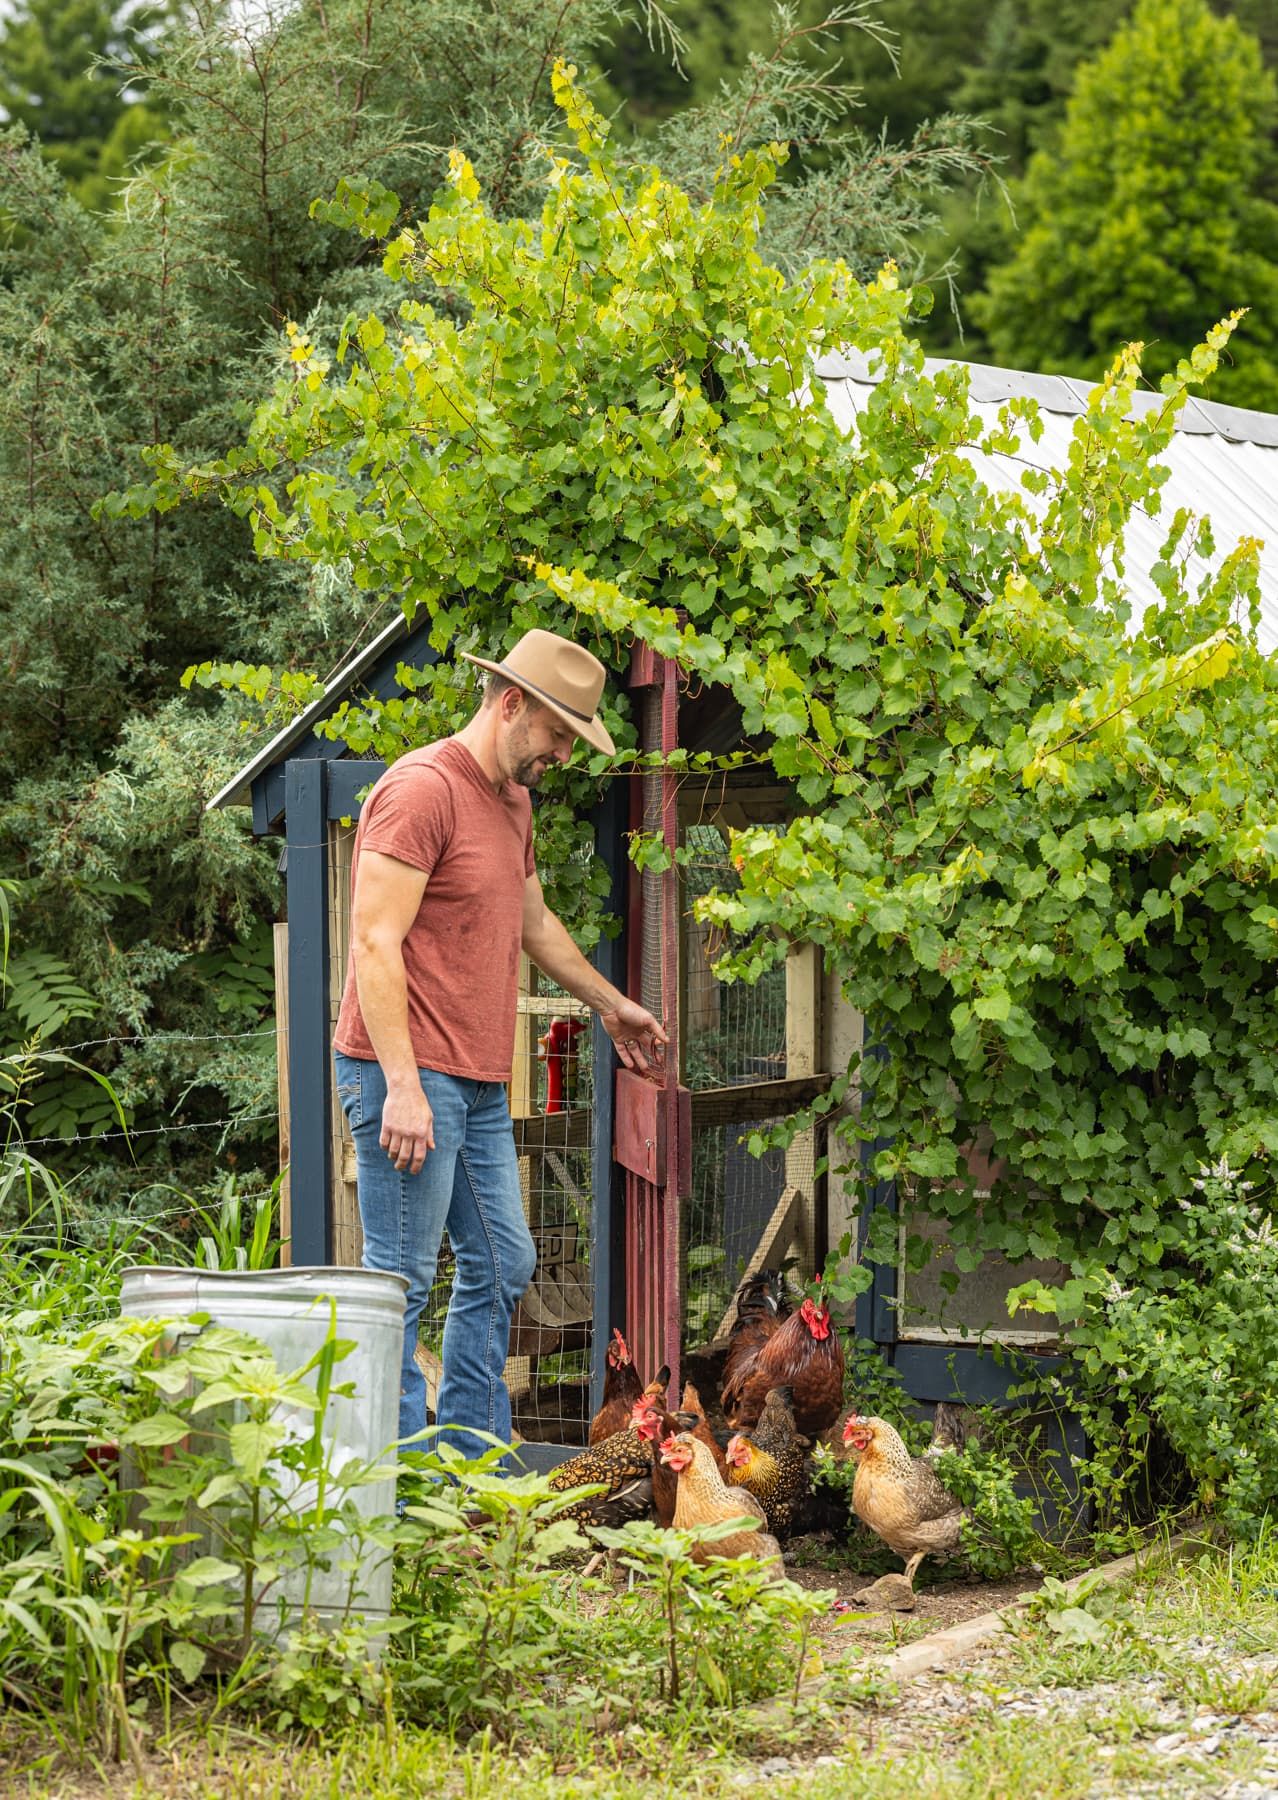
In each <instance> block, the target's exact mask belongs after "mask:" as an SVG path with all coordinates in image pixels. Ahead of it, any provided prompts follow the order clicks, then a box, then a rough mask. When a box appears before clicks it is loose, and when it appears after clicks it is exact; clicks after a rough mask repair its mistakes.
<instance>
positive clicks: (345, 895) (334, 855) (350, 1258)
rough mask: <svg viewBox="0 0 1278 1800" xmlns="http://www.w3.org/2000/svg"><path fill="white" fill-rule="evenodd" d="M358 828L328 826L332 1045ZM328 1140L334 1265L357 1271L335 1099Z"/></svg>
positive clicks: (342, 1121)
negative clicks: (352, 863)
mask: <svg viewBox="0 0 1278 1800" xmlns="http://www.w3.org/2000/svg"><path fill="white" fill-rule="evenodd" d="M354 850H355V827H354V825H353V824H351V825H344V824H343V823H342V822H341V820H340V819H339V820H334V821H332V822H330V824H329V826H328V1037H329V1042H330V1043H331V1042H332V1039H333V1033H334V1031H336V1029H337V1015H338V1013H339V1012H340V1011H341V1005H342V990H343V988H344V987H345V985H346V964H347V960H348V958H349V955H350V943H351V861H352V858H353V855H354ZM329 1137H330V1140H331V1143H332V1150H331V1158H332V1161H331V1167H332V1171H333V1199H332V1217H333V1248H332V1257H333V1261H334V1263H335V1264H337V1266H338V1267H339V1268H347V1269H357V1268H359V1266H360V1263H361V1260H362V1258H363V1253H364V1233H363V1230H362V1228H361V1225H360V1217H359V1188H358V1186H357V1184H356V1179H355V1144H354V1141H353V1140H352V1138H351V1132H350V1126H349V1125H348V1124H347V1123H346V1114H345V1113H344V1112H343V1111H342V1106H341V1102H340V1101H339V1099H338V1097H337V1094H336V1093H333V1094H332V1095H331V1096H330V1102H329Z"/></svg>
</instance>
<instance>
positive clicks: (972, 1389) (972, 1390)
mask: <svg viewBox="0 0 1278 1800" xmlns="http://www.w3.org/2000/svg"><path fill="white" fill-rule="evenodd" d="M999 1357H1000V1360H998V1361H996V1360H995V1358H994V1355H993V1351H992V1349H989V1348H987V1349H984V1350H982V1349H979V1348H978V1347H977V1346H976V1345H974V1344H910V1343H898V1344H897V1346H896V1354H895V1358H894V1361H895V1366H896V1371H897V1374H898V1375H900V1377H901V1379H902V1381H903V1382H904V1384H905V1390H906V1392H907V1393H908V1394H909V1396H910V1398H911V1399H912V1400H921V1401H923V1402H924V1403H925V1404H927V1405H932V1404H933V1403H934V1402H935V1401H937V1400H962V1401H963V1402H964V1403H965V1404H966V1405H968V1406H986V1405H992V1406H1003V1405H1006V1404H1008V1399H1007V1390H1008V1389H1009V1388H1011V1387H1016V1386H1017V1385H1018V1383H1020V1382H1022V1381H1024V1380H1026V1379H1027V1378H1028V1377H1029V1376H1030V1375H1031V1374H1033V1375H1050V1374H1052V1373H1053V1372H1054V1371H1055V1370H1058V1369H1060V1368H1062V1367H1063V1365H1064V1358H1062V1357H1059V1356H1034V1355H1032V1354H1030V1353H1029V1352H1028V1351H1025V1350H1023V1349H1019V1348H1018V1349H1015V1350H1013V1349H1009V1348H1007V1347H1006V1346H1005V1347H1004V1348H1002V1349H1001V1351H1000V1353H999Z"/></svg>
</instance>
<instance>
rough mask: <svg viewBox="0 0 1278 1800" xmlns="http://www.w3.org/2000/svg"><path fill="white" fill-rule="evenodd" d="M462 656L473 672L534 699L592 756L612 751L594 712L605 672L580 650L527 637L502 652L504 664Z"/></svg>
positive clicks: (549, 636) (549, 637)
mask: <svg viewBox="0 0 1278 1800" xmlns="http://www.w3.org/2000/svg"><path fill="white" fill-rule="evenodd" d="M462 655H463V656H464V657H465V659H466V661H467V662H472V663H474V664H475V665H476V667H478V668H480V669H491V670H492V672H493V674H494V675H504V676H505V677H506V679H507V681H513V682H514V683H515V685H516V687H521V688H523V690H524V692H525V693H526V694H533V695H534V696H535V697H536V698H537V699H538V700H540V701H542V703H543V704H544V705H546V706H548V707H549V708H550V710H551V712H553V713H556V714H557V715H558V716H559V718H561V719H562V720H563V721H564V723H565V724H566V725H571V726H572V728H573V730H574V731H575V732H576V733H577V735H578V736H579V737H584V738H585V740H586V742H587V743H588V744H593V745H594V747H595V749H596V750H603V751H605V752H606V754H607V755H609V756H612V755H613V754H614V752H615V751H616V748H617V746H616V745H615V744H614V743H613V741H612V739H611V738H610V737H609V735H608V732H607V730H606V729H605V727H604V724H603V721H602V720H601V719H600V717H599V711H598V707H599V696H600V695H601V694H602V693H603V686H604V680H605V678H606V676H607V670H606V669H605V668H604V666H603V664H602V663H601V662H600V660H599V658H598V657H597V656H592V655H591V654H590V652H589V650H583V649H582V647H581V645H580V644H574V643H573V642H572V641H571V639H569V638H562V637H558V636H556V634H555V633H554V632H553V631H526V632H525V633H524V635H523V637H521V638H520V640H519V642H518V643H517V644H516V645H515V647H514V649H513V650H510V651H508V652H507V655H506V660H505V662H489V661H488V660H487V659H486V658H485V657H482V656H472V655H471V653H470V651H469V650H463V651H462Z"/></svg>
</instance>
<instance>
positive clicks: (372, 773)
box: [325, 757, 386, 820]
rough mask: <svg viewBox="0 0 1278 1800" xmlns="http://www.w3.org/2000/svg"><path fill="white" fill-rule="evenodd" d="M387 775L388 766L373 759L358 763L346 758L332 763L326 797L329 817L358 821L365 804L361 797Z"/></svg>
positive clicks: (352, 758)
mask: <svg viewBox="0 0 1278 1800" xmlns="http://www.w3.org/2000/svg"><path fill="white" fill-rule="evenodd" d="M385 773H386V764H385V763H384V762H379V761H376V760H372V759H370V760H369V761H367V762H357V761H356V760H355V759H354V757H345V758H343V760H342V761H341V762H333V763H330V764H329V765H328V791H327V794H326V796H325V808H326V812H327V816H328V817H329V818H330V819H334V820H336V819H358V817H359V809H360V806H361V805H362V804H363V803H362V801H361V800H360V795H361V794H362V793H363V791H364V789H365V788H367V787H371V785H372V784H373V782H375V781H376V780H377V778H378V776H379V775H384V774H385Z"/></svg>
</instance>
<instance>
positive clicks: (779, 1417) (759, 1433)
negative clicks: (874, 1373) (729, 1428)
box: [728, 1388, 811, 1538]
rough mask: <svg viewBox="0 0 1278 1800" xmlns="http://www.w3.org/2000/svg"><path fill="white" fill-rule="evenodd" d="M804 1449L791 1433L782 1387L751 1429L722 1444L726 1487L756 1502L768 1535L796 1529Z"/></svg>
mask: <svg viewBox="0 0 1278 1800" xmlns="http://www.w3.org/2000/svg"><path fill="white" fill-rule="evenodd" d="M810 1448H811V1445H810V1443H809V1441H808V1439H807V1438H805V1437H804V1436H803V1435H802V1433H801V1432H799V1431H796V1430H795V1426H794V1414H793V1412H792V1411H791V1409H790V1390H789V1389H788V1388H773V1390H772V1392H771V1393H770V1394H769V1395H768V1397H767V1399H766V1400H765V1401H764V1405H763V1411H762V1413H761V1414H760V1415H759V1423H758V1425H757V1426H756V1427H755V1429H754V1431H753V1432H751V1433H750V1434H748V1435H747V1434H746V1433H744V1432H739V1433H738V1434H737V1435H736V1436H735V1437H733V1438H730V1439H729V1441H728V1463H729V1465H730V1466H729V1469H728V1481H729V1484H730V1485H731V1486H733V1487H739V1488H744V1489H745V1490H746V1492H747V1493H750V1494H753V1495H754V1497H755V1499H756V1500H758V1501H759V1502H760V1503H761V1505H762V1507H763V1510H764V1512H765V1513H766V1514H767V1519H768V1530H769V1531H771V1532H772V1534H773V1535H774V1537H777V1538H786V1537H789V1536H790V1534H791V1533H792V1532H793V1531H795V1530H797V1529H798V1528H799V1520H800V1516H801V1514H802V1512H803V1510H804V1508H805V1503H806V1502H807V1500H808V1498H809V1495H810V1492H811V1478H810V1465H809V1462H808V1451H809V1449H810Z"/></svg>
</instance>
